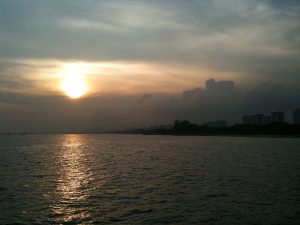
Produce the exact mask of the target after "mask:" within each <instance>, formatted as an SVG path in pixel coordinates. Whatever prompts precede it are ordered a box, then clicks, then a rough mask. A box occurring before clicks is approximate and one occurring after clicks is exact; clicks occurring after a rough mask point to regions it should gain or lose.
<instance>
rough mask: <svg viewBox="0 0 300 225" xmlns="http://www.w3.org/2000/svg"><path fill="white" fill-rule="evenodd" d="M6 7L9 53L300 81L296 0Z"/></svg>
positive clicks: (4, 46) (11, 4)
mask: <svg viewBox="0 0 300 225" xmlns="http://www.w3.org/2000/svg"><path fill="white" fill-rule="evenodd" d="M1 10H2V13H1V14H2V15H3V20H2V22H1V24H0V26H1V31H2V35H1V43H2V46H1V51H2V52H3V53H5V54H2V57H3V56H4V57H6V58H37V59H41V58H46V59H49V58H52V59H57V60H61V61H63V60H79V61H97V62H99V61H116V60H117V61H142V62H147V63H149V62H151V63H160V64H165V65H169V66H170V67H172V66H173V65H179V64H181V65H189V66H190V67H191V68H194V69H195V70H197V69H198V70H201V69H207V70H211V71H214V72H217V71H229V72H232V73H236V72H237V73H239V74H240V79H252V80H253V79H254V80H260V81H263V80H262V79H272V80H275V81H279V82H283V81H286V82H288V80H291V81H292V82H295V81H299V76H298V75H297V74H298V72H297V71H299V69H300V68H299V64H298V63H297V62H298V61H299V58H300V57H299V56H300V52H299V50H298V49H299V48H298V46H299V44H300V43H299V41H300V40H299V38H298V37H299V30H300V29H299V28H300V24H299V22H298V21H299V20H300V16H299V15H300V13H299V11H300V4H299V3H297V1H284V3H282V1H271V0H264V1H255V0H254V1H246V0H224V1H216V0H211V1H188V2H185V1H179V0H175V1H174V0H172V1H168V0H167V1H143V0H142V1H134V0H131V1H130V0H126V1H115V0H112V1H84V2H83V1H76V0H75V1H74V0H73V1H68V0H67V1H47V2H40V1H35V0H29V1H26V4H25V2H19V1H18V2H16V1H9V0H4V1H2V7H1ZM283 74H285V75H283ZM249 76H250V77H251V78H249ZM286 76H288V77H289V79H286ZM229 79H232V78H231V77H229Z"/></svg>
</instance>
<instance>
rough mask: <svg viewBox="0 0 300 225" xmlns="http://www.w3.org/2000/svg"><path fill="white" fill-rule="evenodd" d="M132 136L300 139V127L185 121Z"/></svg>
mask: <svg viewBox="0 0 300 225" xmlns="http://www.w3.org/2000/svg"><path fill="white" fill-rule="evenodd" d="M127 133H132V134H144V135H175V136H243V137H245V136H249V137H295V138H299V137H300V125H299V124H288V123H272V124H267V125H262V126H259V125H247V124H236V125H233V126H226V127H209V126H206V125H197V124H193V123H191V122H189V121H187V120H184V121H178V120H177V121H175V122H174V125H173V126H170V127H168V128H164V127H156V128H141V129H134V130H132V131H128V132H127Z"/></svg>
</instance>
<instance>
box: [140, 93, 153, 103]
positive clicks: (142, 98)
mask: <svg viewBox="0 0 300 225" xmlns="http://www.w3.org/2000/svg"><path fill="white" fill-rule="evenodd" d="M151 98H152V95H151V94H144V95H143V96H142V97H141V98H139V99H138V100H137V103H138V104H141V103H143V102H145V101H147V100H149V99H151Z"/></svg>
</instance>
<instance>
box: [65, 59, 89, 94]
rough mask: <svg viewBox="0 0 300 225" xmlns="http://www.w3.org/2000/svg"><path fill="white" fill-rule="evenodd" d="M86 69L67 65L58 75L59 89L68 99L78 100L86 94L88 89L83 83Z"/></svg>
mask: <svg viewBox="0 0 300 225" xmlns="http://www.w3.org/2000/svg"><path fill="white" fill-rule="evenodd" d="M87 72H88V71H87V68H86V67H85V66H84V65H81V64H68V65H66V66H64V68H63V69H62V71H61V73H60V75H61V78H62V82H61V89H62V90H63V91H64V92H65V94H66V95H68V96H69V97H70V98H74V99H75V98H80V97H81V96H83V95H84V94H86V92H87V90H88V88H87V85H86V81H85V76H86V74H87Z"/></svg>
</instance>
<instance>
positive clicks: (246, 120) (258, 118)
mask: <svg viewBox="0 0 300 225" xmlns="http://www.w3.org/2000/svg"><path fill="white" fill-rule="evenodd" d="M284 122H285V118H284V112H272V113H271V115H270V116H266V115H263V114H255V115H246V116H243V124H247V125H256V126H263V125H267V124H271V123H284Z"/></svg>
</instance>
